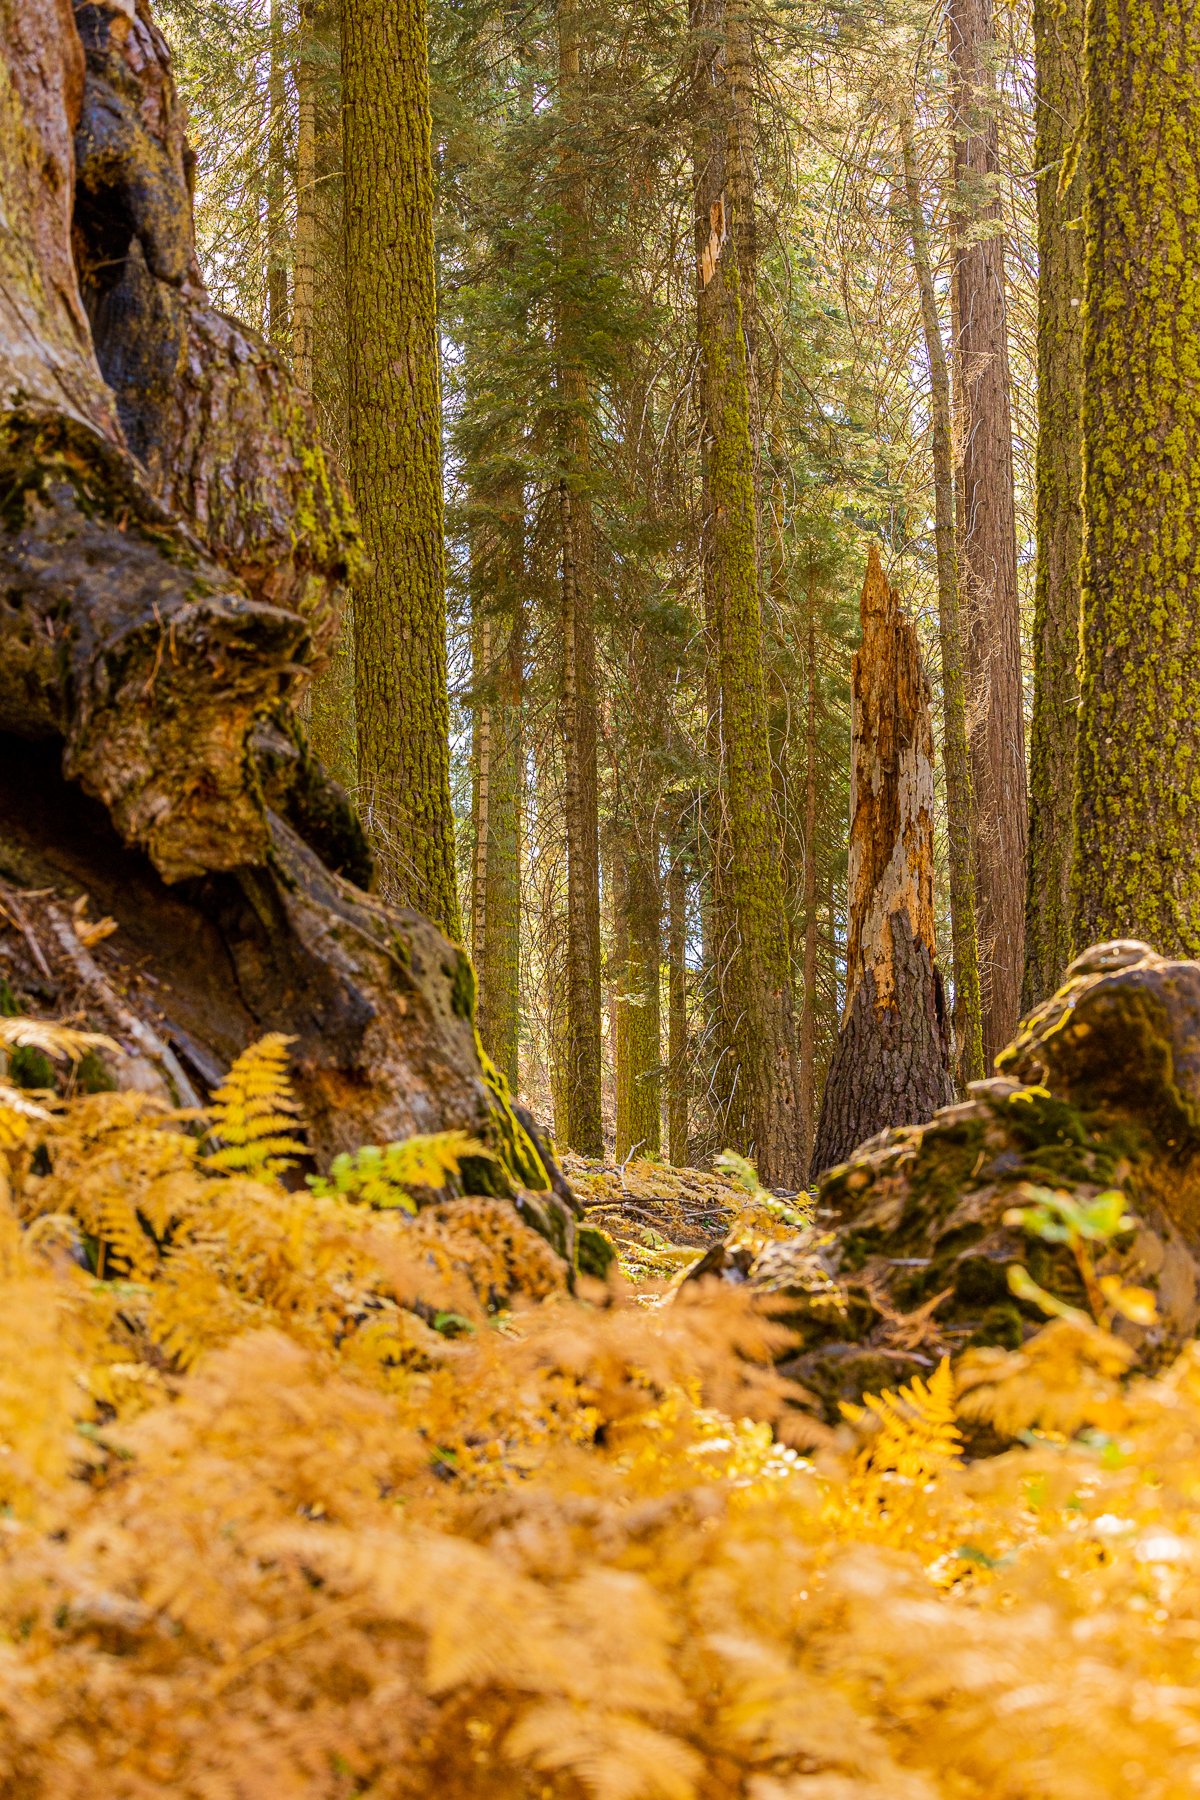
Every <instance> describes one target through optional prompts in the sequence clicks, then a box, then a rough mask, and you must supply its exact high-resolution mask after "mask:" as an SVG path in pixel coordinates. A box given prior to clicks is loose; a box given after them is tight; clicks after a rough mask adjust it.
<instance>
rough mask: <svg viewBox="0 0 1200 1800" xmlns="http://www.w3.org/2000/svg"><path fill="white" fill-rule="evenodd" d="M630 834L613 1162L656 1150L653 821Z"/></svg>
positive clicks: (657, 956)
mask: <svg viewBox="0 0 1200 1800" xmlns="http://www.w3.org/2000/svg"><path fill="white" fill-rule="evenodd" d="M630 836H631V842H630V849H629V853H628V856H627V858H626V859H625V867H624V883H623V886H624V894H623V896H622V898H623V900H624V907H623V911H624V922H623V931H622V937H623V939H624V946H625V964H624V980H623V982H622V989H623V992H622V996H621V1013H622V1014H623V1037H624V1046H623V1047H624V1052H625V1065H626V1067H625V1080H624V1082H623V1083H621V1082H618V1086H617V1156H618V1159H620V1158H621V1157H623V1156H629V1155H630V1154H631V1153H635V1152H636V1153H640V1154H641V1155H642V1156H648V1157H656V1156H658V1155H659V1154H660V1153H661V1151H662V1124H661V1109H660V1071H661V1065H662V1043H661V1038H660V1029H661V1027H660V1018H659V1004H660V1002H659V992H660V978H661V963H662V899H661V893H660V888H659V879H658V839H657V832H656V831H655V828H654V822H653V819H646V818H645V817H639V818H637V819H635V820H634V822H633V829H632V832H631V834H630ZM622 1101H624V1104H623V1105H622Z"/></svg>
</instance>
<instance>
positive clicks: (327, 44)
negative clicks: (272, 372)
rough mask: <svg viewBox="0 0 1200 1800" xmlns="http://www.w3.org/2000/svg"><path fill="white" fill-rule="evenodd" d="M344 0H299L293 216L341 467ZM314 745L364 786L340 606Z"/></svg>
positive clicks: (305, 309)
mask: <svg viewBox="0 0 1200 1800" xmlns="http://www.w3.org/2000/svg"><path fill="white" fill-rule="evenodd" d="M337 10H338V0H301V4H300V7H299V10H298V15H297V24H296V54H295V59H294V65H293V66H294V75H295V83H296V111H297V118H296V196H295V215H296V225H295V232H294V235H293V239H292V266H293V269H294V277H293V286H292V372H293V376H294V379H295V381H296V384H297V386H298V387H299V388H300V389H301V390H302V391H303V392H304V393H306V394H308V395H310V396H311V398H312V402H313V406H314V409H315V411H316V414H317V419H318V422H319V424H320V428H321V434H322V437H323V439H324V441H325V442H326V443H327V444H329V445H330V446H331V447H332V448H333V451H334V454H335V457H340V460H341V462H342V464H343V466H344V462H345V457H346V441H347V423H348V422H347V416H346V414H347V406H346V363H345V352H344V346H345V336H346V312H345V269H344V265H345V251H344V235H345V234H344V225H343V209H342V179H341V176H342V127H341V83H340V79H339V78H338V77H337V74H336V70H337V68H338V65H339V64H340V51H339V22H338V18H337ZM304 719H305V724H306V727H307V730H308V736H309V742H310V743H311V744H312V747H313V750H314V752H315V754H316V755H317V756H318V757H319V758H320V760H321V762H322V763H324V765H325V767H326V768H327V769H328V770H329V772H330V774H331V775H333V776H334V777H335V779H336V780H337V781H339V782H340V783H341V784H342V786H343V787H344V788H345V789H346V791H347V793H349V794H351V795H355V794H356V793H357V789H358V729H357V720H356V717H355V705H354V610H353V607H352V606H351V605H349V604H348V605H346V606H345V607H343V609H342V621H341V627H340V629H339V631H338V633H337V635H336V636H335V637H334V638H333V640H332V642H331V644H330V646H329V653H328V659H327V661H326V663H325V665H324V667H322V668H320V669H318V671H317V673H316V674H315V675H314V677H313V679H312V681H311V683H310V684H309V687H308V691H307V693H306V694H305V696H304Z"/></svg>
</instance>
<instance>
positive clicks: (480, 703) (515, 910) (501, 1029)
mask: <svg viewBox="0 0 1200 1800" xmlns="http://www.w3.org/2000/svg"><path fill="white" fill-rule="evenodd" d="M510 531H511V525H510ZM507 549H508V551H509V552H515V553H516V554H517V555H518V557H519V555H520V551H519V547H518V546H516V545H513V544H511V543H510V544H509V545H508V546H507ZM501 554H502V555H503V554H504V552H503V551H502V552H501ZM479 562H480V563H482V562H483V558H482V557H480V558H479ZM519 569H520V562H519V561H518V573H519ZM506 572H507V559H506ZM473 573H474V577H475V579H474V580H473V583H472V599H473V602H474V604H475V605H476V606H477V607H478V608H479V616H478V617H477V619H476V620H475V627H474V642H473V649H474V656H475V680H474V687H475V809H474V810H475V846H474V868H473V877H474V878H473V882H472V899H471V956H472V960H473V961H474V964H475V974H476V978H477V980H478V984H479V998H478V1003H477V1008H476V1022H477V1024H478V1026H479V1035H480V1038H481V1039H482V1042H483V1047H484V1049H485V1050H486V1051H487V1053H488V1055H489V1056H490V1057H491V1058H492V1061H493V1062H494V1063H495V1065H496V1067H497V1068H498V1069H499V1070H500V1072H501V1074H502V1075H503V1076H504V1078H505V1080H506V1081H507V1082H508V1084H509V1087H510V1088H511V1089H512V1091H513V1092H514V1093H515V1092H516V1091H517V1085H518V1074H519V1069H518V1038H519V1025H520V967H521V931H520V926H521V818H522V810H523V809H522V798H523V790H524V743H523V734H522V721H521V714H522V695H523V690H524V677H525V614H524V608H523V606H522V605H521V603H520V599H519V597H515V599H514V603H513V605H512V606H511V609H505V610H499V609H497V611H496V612H494V613H493V612H490V611H489V610H488V606H489V603H490V604H491V605H492V606H494V605H495V602H496V594H495V582H494V580H493V579H489V571H488V568H487V566H486V563H483V566H482V567H480V566H478V564H477V567H476V570H475V571H473Z"/></svg>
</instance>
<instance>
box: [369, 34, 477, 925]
mask: <svg viewBox="0 0 1200 1800" xmlns="http://www.w3.org/2000/svg"><path fill="white" fill-rule="evenodd" d="M342 77H343V109H344V124H345V160H344V181H345V231H346V296H347V308H346V311H347V333H346V340H347V364H348V369H349V452H350V455H349V461H350V471H351V476H352V486H353V490H354V497H355V501H356V503H357V506H358V512H359V518H360V520H361V523H362V529H363V537H364V540H365V544H366V548H367V552H368V554H369V556H370V558H371V561H372V571H371V573H370V575H369V576H367V577H366V578H365V579H363V580H362V581H360V582H359V583H358V584H357V585H356V588H355V593H354V627H355V708H356V714H357V725H358V781H359V798H360V804H361V805H362V808H363V811H364V816H365V818H366V820H367V823H368V828H369V830H370V832H371V836H372V839H373V841H374V843H375V846H376V850H377V853H378V858H379V864H380V870H381V884H382V887H383V891H384V892H385V893H386V894H387V895H388V896H389V897H390V898H392V899H395V900H399V901H402V902H404V903H406V904H408V905H411V906H415V907H416V908H417V909H418V910H420V911H422V912H424V913H426V914H428V916H429V917H430V918H433V919H435V920H436V921H437V922H438V923H439V924H441V925H442V926H443V927H444V928H445V929H446V930H447V931H448V932H449V933H450V935H451V936H453V937H457V936H458V934H459V915H458V897H457V888H456V877H455V852H454V824H453V816H452V812H451V804H450V776H449V755H450V752H449V704H448V699H447V692H446V601H445V563H444V549H443V540H442V511H443V508H442V461H441V448H442V447H441V397H440V382H439V371H438V338H437V307H436V294H435V280H434V255H433V169H432V151H431V144H430V116H429V70H428V58H427V47H426V23H425V14H424V0H343V3H342Z"/></svg>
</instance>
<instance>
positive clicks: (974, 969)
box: [900, 111, 984, 1086]
mask: <svg viewBox="0 0 1200 1800" xmlns="http://www.w3.org/2000/svg"><path fill="white" fill-rule="evenodd" d="M900 137H901V145H902V153H903V159H904V187H905V197H906V199H907V201H908V228H909V236H910V240H911V243H912V258H913V272H914V274H915V275H916V278H917V292H918V295H919V296H920V302H921V328H922V332H923V335H924V339H925V355H926V358H927V359H928V362H929V388H930V414H931V425H932V432H933V500H934V515H933V517H934V524H933V533H934V544H935V548H936V554H937V587H938V643H939V648H940V650H941V657H942V721H943V723H942V757H943V761H944V764H945V770H946V836H947V840H948V847H949V853H950V854H949V862H950V936H951V949H952V962H953V968H954V1035H955V1045H956V1051H957V1060H958V1077H959V1081H960V1083H961V1084H962V1085H963V1086H965V1085H966V1083H967V1082H968V1081H978V1080H979V1079H980V1077H981V1076H982V1075H983V1072H984V1070H983V1036H982V1014H981V1003H980V991H979V940H978V933H977V929H976V921H975V876H974V802H973V796H972V792H971V761H970V751H969V748H968V744H967V702H966V683H965V674H964V650H963V630H962V612H961V608H960V605H959V587H958V552H957V547H956V544H955V529H954V430H953V414H952V410H951V402H950V372H949V369H948V367H947V363H946V349H945V345H944V344H943V342H942V325H941V319H940V317H939V315H938V304H937V294H936V291H935V289H934V285H933V266H932V261H931V258H930V253H929V231H928V227H927V226H926V223H925V210H924V207H923V205H922V201H921V186H920V177H919V175H918V172H917V162H916V154H915V150H914V145H913V125H912V115H911V114H910V113H909V112H907V111H905V112H904V113H903V114H902V115H901V119H900Z"/></svg>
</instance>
